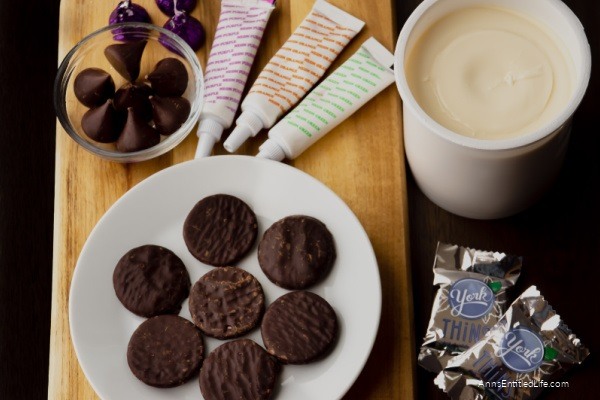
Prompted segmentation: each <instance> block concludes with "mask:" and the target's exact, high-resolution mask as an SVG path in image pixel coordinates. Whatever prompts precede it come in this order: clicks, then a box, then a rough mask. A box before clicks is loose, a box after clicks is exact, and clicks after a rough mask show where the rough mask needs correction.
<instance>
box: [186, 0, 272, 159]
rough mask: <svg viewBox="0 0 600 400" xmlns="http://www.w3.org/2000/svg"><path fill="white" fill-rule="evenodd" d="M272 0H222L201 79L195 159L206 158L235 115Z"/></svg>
mask: <svg viewBox="0 0 600 400" xmlns="http://www.w3.org/2000/svg"><path fill="white" fill-rule="evenodd" d="M274 3H275V0H223V1H222V3H221V16H220V18H219V23H218V25H217V31H216V33H215V40H214V42H213V46H212V49H211V50H210V56H209V57H208V63H207V64H206V76H205V80H204V84H205V90H206V93H205V95H204V107H203V109H202V113H201V114H200V125H199V127H198V138H199V140H198V148H197V150H196V158H200V157H206V156H209V155H210V153H211V151H212V148H213V146H214V144H215V143H216V142H218V141H219V140H220V139H221V135H222V133H223V130H224V129H226V128H229V127H230V126H231V125H232V123H233V119H234V118H235V113H236V112H237V109H238V106H239V103H240V99H241V97H242V93H243V91H244V87H245V86H246V81H247V79H248V74H249V73H250V68H251V67H252V63H253V62H254V57H255V56H256V51H257V49H258V46H259V44H260V41H261V39H262V37H263V32H264V30H265V27H266V26H267V22H268V20H269V16H270V15H271V12H272V11H273V9H274V8H275V7H274V6H273V4H274Z"/></svg>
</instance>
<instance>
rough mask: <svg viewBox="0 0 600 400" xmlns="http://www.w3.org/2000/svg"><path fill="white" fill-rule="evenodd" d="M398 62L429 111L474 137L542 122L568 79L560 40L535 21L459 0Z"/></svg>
mask: <svg viewBox="0 0 600 400" xmlns="http://www.w3.org/2000/svg"><path fill="white" fill-rule="evenodd" d="M405 69H406V74H407V80H408V84H409V86H410V89H411V92H412V93H413V95H414V96H415V99H416V100H417V102H418V103H419V105H420V106H421V108H423V110H424V111H425V112H426V113H427V114H428V115H429V116H431V117H432V118H433V119H434V120H436V121H437V122H438V123H439V124H441V125H443V126H445V127H446V128H448V129H450V130H452V131H454V132H456V133H459V134H461V135H465V136H470V137H474V138H478V139H506V138H511V137H515V136H520V135H524V134H527V133H529V132H532V131H534V130H536V129H538V128H540V127H542V126H543V125H545V124H546V123H548V122H550V120H551V119H552V118H554V117H555V116H556V115H557V114H558V113H560V111H562V109H563V108H564V107H565V106H566V104H567V103H568V101H569V99H570V97H571V96H572V94H573V86H574V73H573V68H572V61H571V60H570V58H569V56H568V55H567V51H566V49H564V45H563V44H562V43H561V41H560V40H559V39H558V38H556V37H554V36H553V34H552V33H551V32H550V31H549V30H548V29H547V28H545V27H543V26H542V25H541V24H539V23H537V22H536V21H534V20H532V19H530V18H528V17H525V16H523V15H521V14H517V13H515V12H513V11H510V10H506V9H502V8H495V7H473V8H465V9H462V10H458V11H455V12H453V13H451V14H449V15H447V16H445V17H444V18H442V19H440V20H439V21H437V22H436V23H434V24H433V25H432V26H431V27H430V28H429V29H428V30H427V31H426V32H425V33H424V34H423V35H422V36H421V37H420V38H419V39H418V40H417V42H416V43H415V45H414V47H413V49H412V51H411V52H410V54H409V55H408V57H407V59H406V63H405Z"/></svg>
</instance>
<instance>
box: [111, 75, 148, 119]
mask: <svg viewBox="0 0 600 400" xmlns="http://www.w3.org/2000/svg"><path fill="white" fill-rule="evenodd" d="M150 96H152V88H151V87H150V86H148V85H144V84H143V83H126V84H125V85H123V86H122V87H121V88H120V89H119V90H117V93H115V108H116V109H117V111H119V112H122V113H123V114H125V113H127V109H128V108H129V107H131V108H133V111H134V112H135V113H136V114H137V115H138V116H139V117H140V118H142V119H143V120H144V121H150V120H151V119H152V105H151V104H150V100H149V99H148V98H149V97H150Z"/></svg>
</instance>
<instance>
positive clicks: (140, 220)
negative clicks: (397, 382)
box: [69, 156, 381, 400]
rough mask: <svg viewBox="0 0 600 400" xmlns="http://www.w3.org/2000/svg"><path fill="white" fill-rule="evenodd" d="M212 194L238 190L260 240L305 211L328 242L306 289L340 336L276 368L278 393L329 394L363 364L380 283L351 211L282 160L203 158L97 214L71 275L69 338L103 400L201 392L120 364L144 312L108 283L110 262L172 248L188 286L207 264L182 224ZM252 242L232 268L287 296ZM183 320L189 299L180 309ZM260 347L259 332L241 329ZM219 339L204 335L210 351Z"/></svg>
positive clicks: (302, 397) (268, 291)
mask: <svg viewBox="0 0 600 400" xmlns="http://www.w3.org/2000/svg"><path fill="white" fill-rule="evenodd" d="M217 193H227V194H231V195H234V196H237V197H239V198H241V199H242V200H244V201H245V202H247V203H248V204H249V205H250V207H252V209H253V210H254V212H255V213H256V215H257V216H258V222H259V236H258V237H259V239H260V238H261V237H262V234H263V232H264V231H265V230H266V229H267V228H268V227H269V226H270V225H271V224H272V223H273V222H275V221H277V220H279V219H280V218H283V217H285V216H288V215H293V214H306V215H310V216H313V217H315V218H318V219H320V220H321V221H323V222H324V223H325V224H326V225H327V227H328V228H329V230H330V231H331V233H332V234H333V237H334V239H335V243H336V249H337V260H336V262H335V264H334V266H333V269H332V271H331V273H330V274H329V275H328V276H327V279H325V281H323V282H322V283H320V284H318V285H316V286H314V287H312V288H310V289H309V290H311V291H313V292H315V293H317V294H319V295H321V296H322V297H324V298H325V299H327V301H329V303H330V304H331V305H332V306H333V308H334V309H335V311H336V313H337V316H338V320H339V325H340V336H339V341H338V342H337V345H336V347H335V349H334V350H333V352H332V353H331V354H330V355H329V356H328V357H326V358H325V359H323V360H321V361H319V362H316V363H313V364H309V365H300V366H291V365H286V366H285V367H284V368H283V372H282V376H281V377H280V380H279V383H278V386H279V387H278V388H277V389H276V398H279V399H285V400H290V399H298V400H306V399H311V400H314V399H336V398H340V397H342V396H343V395H344V393H346V391H347V390H348V389H349V388H350V386H351V385H352V383H353V382H354V381H355V380H356V378H357V377H358V374H359V373H360V371H361V370H362V368H363V366H364V364H365V362H366V360H367V357H368V356H369V353H370V352H371V348H372V347H373V343H374V341H375V335H376V333H377V328H378V325H379V317H380V313H381V283H380V280H379V271H378V268H377V262H376V259H375V255H374V253H373V249H372V247H371V244H370V242H369V239H368V237H367V235H366V233H365V231H364V229H363V228H362V226H361V225H360V223H359V221H358V219H357V218H356V217H355V216H354V214H353V213H352V211H350V209H349V208H348V206H346V204H344V202H343V201H342V200H341V199H340V198H339V197H337V196H336V195H335V194H334V193H333V192H332V191H331V190H330V189H328V188H327V187H326V186H325V185H323V184H322V183H320V182H318V181H317V180H315V179H314V178H312V177H310V176H308V175H306V174H304V173H303V172H301V171H299V170H297V169H295V168H292V167H289V166H287V165H284V164H281V163H276V162H272V161H267V160H260V159H256V158H252V157H242V156H237V157H236V156H226V157H210V158H206V159H202V160H195V161H190V162H187V163H184V164H180V165H177V166H174V167H171V168H168V169H166V170H164V171H162V172H160V173H158V174H156V175H153V176H152V177H150V178H148V179H146V180H145V181H144V182H142V183H140V184H139V185H137V186H136V187H134V188H133V189H131V190H130V191H129V192H128V193H127V194H125V195H124V196H123V197H122V198H121V199H120V200H119V201H117V202H116V203H115V204H114V205H113V206H112V207H111V209H110V210H108V212H107V213H106V214H105V215H104V216H103V217H102V219H101V220H100V222H98V224H97V225H96V227H95V228H94V230H93V231H92V233H91V235H90V237H89V238H88V240H87V242H86V244H85V246H84V247H83V250H82V251H81V255H80V256H79V261H78V262H77V267H76V269H75V273H74V276H73V281H72V283H71V293H70V299H69V320H70V324H71V336H72V338H73V344H74V346H75V351H76V352H77V357H78V358H79V362H80V364H81V367H82V368H83V371H84V373H85V375H86V376H87V378H88V380H89V381H90V383H91V384H92V387H93V388H94V390H95V391H96V392H97V393H98V395H99V396H100V397H102V398H103V399H106V400H109V399H110V400H120V399H123V400H132V399H144V400H151V399H190V400H192V399H194V400H197V399H201V398H202V396H201V395H200V389H199V385H198V380H197V379H193V380H192V381H191V382H188V383H187V384H185V385H183V386H180V387H178V388H173V389H156V388H152V387H149V386H146V385H145V384H143V383H142V382H140V381H139V380H137V379H136V378H135V377H134V376H133V374H132V373H131V371H130V370H129V367H128V366H127V359H126V351H127V343H128V342H129V338H130V336H131V334H132V333H133V331H134V330H135V329H136V328H137V327H138V325H139V324H140V323H142V322H143V321H144V319H143V318H140V317H137V316H135V315H134V314H132V313H130V312H129V311H127V310H126V309H125V308H124V307H123V306H122V305H121V303H120V302H119V301H118V299H117V297H116V295H115V293H114V290H113V285H112V274H113V270H114V267H115V265H116V264H117V261H118V260H119V259H120V258H121V256H122V255H123V254H125V252H127V251H128V250H130V249H131V248H133V247H136V246H140V245H144V244H157V245H161V246H165V247H167V248H169V249H171V250H172V251H173V252H175V254H177V255H178V256H179V257H180V258H181V259H182V260H183V262H184V264H185V265H186V266H187V268H188V271H189V273H190V278H191V280H192V283H193V282H195V281H196V280H198V278H200V277H201V276H202V275H204V274H205V273H206V272H208V271H210V270H211V269H212V267H209V266H207V265H205V264H202V263H201V262H200V261H198V260H196V259H195V258H194V257H193V256H192V255H191V254H190V253H189V252H188V250H187V248H186V246H185V243H184V241H183V236H182V229H183V222H184V220H185V218H186V216H187V214H188V212H189V211H190V210H191V209H192V207H193V206H194V204H196V202H198V201H199V200H200V199H202V198H203V197H206V196H208V195H212V194H217ZM256 247H257V246H256V245H255V246H254V249H253V251H252V252H251V253H250V254H249V255H248V256H247V257H245V258H244V259H243V260H242V261H241V262H240V263H239V266H241V267H242V268H244V269H246V270H247V271H249V272H251V273H252V274H254V276H256V278H257V279H258V280H259V281H260V282H261V284H262V286H263V289H264V292H265V296H266V302H267V305H268V304H270V303H271V302H273V300H275V299H276V298H277V297H279V296H281V295H283V294H284V293H287V291H286V290H284V289H281V288H279V287H277V286H275V285H274V284H273V283H271V282H270V281H269V280H268V279H267V278H266V276H265V275H264V274H263V272H262V271H261V269H260V267H259V265H258V260H257V256H256ZM180 315H182V316H183V317H185V318H188V319H190V314H189V310H188V304H187V301H186V302H185V303H184V304H183V308H182V311H181V314H180ZM246 337H249V338H251V339H253V340H255V341H256V342H258V343H259V344H261V345H262V339H261V337H260V330H259V329H255V330H254V331H252V332H251V333H250V334H248V335H246ZM221 343H223V342H221V341H218V340H216V339H210V338H209V339H206V340H205V344H206V346H207V348H208V349H207V350H209V351H211V350H213V349H214V348H215V347H217V346H218V345H219V344H221Z"/></svg>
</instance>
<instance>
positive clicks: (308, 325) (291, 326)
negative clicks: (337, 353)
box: [261, 291, 338, 364]
mask: <svg viewBox="0 0 600 400" xmlns="http://www.w3.org/2000/svg"><path fill="white" fill-rule="evenodd" d="M337 331H338V323H337V317H336V315H335V312H334V311H333V308H331V306H330V305H329V303H328V302H327V301H326V300H325V299H323V298H322V297H320V296H318V295H316V294H314V293H311V292H304V291H300V292H292V293H288V294H285V295H283V296H281V297H280V298H278V299H277V300H275V301H274V302H273V304H271V305H270V306H269V308H268V309H267V312H266V313H265V316H264V318H263V321H262V325H261V333H262V338H263V342H264V344H265V347H266V348H267V351H268V352H269V353H271V354H272V355H274V356H275V357H277V359H279V360H280V361H281V362H283V363H286V364H306V363H309V362H312V361H315V360H317V359H318V358H320V357H322V356H324V355H325V354H327V353H328V352H329V350H330V349H331V348H332V346H333V343H334V342H335V339H336V337H337Z"/></svg>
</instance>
